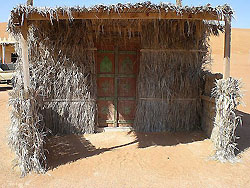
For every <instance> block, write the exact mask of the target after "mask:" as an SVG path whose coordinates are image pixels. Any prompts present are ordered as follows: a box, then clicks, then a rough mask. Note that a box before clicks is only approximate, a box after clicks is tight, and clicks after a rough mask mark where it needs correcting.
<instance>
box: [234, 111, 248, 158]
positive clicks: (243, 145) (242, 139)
mask: <svg viewBox="0 0 250 188" xmlns="http://www.w3.org/2000/svg"><path fill="white" fill-rule="evenodd" d="M237 114H238V115H240V116H242V126H238V127H237V129H236V136H237V137H239V139H237V140H236V143H237V144H238V145H237V148H238V149H239V150H236V151H235V154H239V153H241V152H243V151H244V150H246V149H248V148H250V114H248V113H245V112H241V111H237Z"/></svg>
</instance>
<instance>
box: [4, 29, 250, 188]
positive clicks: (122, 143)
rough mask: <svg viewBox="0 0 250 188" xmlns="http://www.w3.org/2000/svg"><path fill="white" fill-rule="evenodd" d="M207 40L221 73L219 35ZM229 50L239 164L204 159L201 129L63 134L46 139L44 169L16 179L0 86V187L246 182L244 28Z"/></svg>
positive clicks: (248, 126)
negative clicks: (240, 97)
mask: <svg viewBox="0 0 250 188" xmlns="http://www.w3.org/2000/svg"><path fill="white" fill-rule="evenodd" d="M211 44H212V50H213V51H212V52H213V58H214V60H215V61H214V64H213V66H212V67H211V69H212V70H213V71H214V72H221V71H222V65H223V57H222V55H223V35H221V36H220V37H219V38H212V40H211ZM232 50H233V52H232V67H231V70H232V75H233V76H234V77H237V78H242V80H243V82H244V90H245V99H244V101H245V103H246V106H245V107H243V106H241V107H240V110H241V113H242V114H244V117H243V126H242V127H239V128H238V130H237V136H240V137H241V139H240V140H238V144H239V145H238V148H239V149H240V151H239V152H241V154H240V155H239V156H240V162H239V163H236V164H229V163H224V164H223V163H219V162H216V161H212V160H210V159H209V156H211V155H212V153H213V147H212V143H211V141H210V140H209V139H206V136H205V135H204V133H202V132H192V133H176V134H168V133H151V134H141V133H140V134H138V133H126V132H120V133H118V132H117V133H99V134H94V135H84V136H75V135H69V136H64V137H54V138H52V139H51V140H49V142H48V143H47V146H46V148H47V149H48V151H49V155H48V162H49V168H50V170H49V171H48V172H47V173H46V174H40V175H39V174H35V173H32V174H29V175H28V176H26V177H24V178H20V172H19V170H18V168H14V169H12V168H11V167H12V160H13V159H14V154H13V153H12V152H11V151H10V149H9V147H8V145H7V131H8V128H9V124H10V118H9V109H8V107H7V101H8V91H9V90H10V89H11V88H8V87H6V85H0V111H1V112H0V120H1V121H0V154H1V155H0V187H3V188H6V187H60V188H63V187H91V188H92V187H119V188H120V187H136V188H137V187H138V188H140V187H141V188H145V187H250V149H249V148H250V115H249V113H250V105H249V104H248V103H249V101H250V85H249V83H250V76H249V73H248V72H249V70H250V30H241V29H234V30H233V39H232Z"/></svg>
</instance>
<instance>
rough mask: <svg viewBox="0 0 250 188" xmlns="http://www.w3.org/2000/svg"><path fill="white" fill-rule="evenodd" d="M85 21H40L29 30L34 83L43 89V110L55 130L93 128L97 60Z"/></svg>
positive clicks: (88, 130) (62, 131)
mask: <svg viewBox="0 0 250 188" xmlns="http://www.w3.org/2000/svg"><path fill="white" fill-rule="evenodd" d="M86 22H88V21H86ZM86 22H82V21H78V22H77V21H76V22H73V23H67V22H66V21H65V22H60V23H58V27H53V26H52V25H51V24H50V23H48V22H40V23H37V24H34V25H33V26H32V27H31V28H30V31H29V40H28V41H29V49H30V54H31V55H30V62H32V63H31V64H30V70H31V84H32V85H33V86H34V87H35V88H39V89H40V91H41V93H40V94H41V95H42V97H43V101H42V103H43V105H42V111H41V113H42V114H43V116H44V117H45V118H44V121H45V125H46V127H48V128H49V129H50V130H51V131H52V133H53V134H57V133H62V134H65V133H76V134H83V133H93V132H94V128H95V115H96V103H95V93H96V88H95V75H94V70H95V62H94V51H91V50H89V48H91V47H93V40H92V37H91V36H90V35H89V34H88V30H87V28H86V25H87V23H86Z"/></svg>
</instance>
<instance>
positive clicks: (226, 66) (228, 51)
mask: <svg viewBox="0 0 250 188" xmlns="http://www.w3.org/2000/svg"><path fill="white" fill-rule="evenodd" d="M224 42H225V43H224V74H223V78H224V79H227V78H229V77H230V56H231V18H225V41H224Z"/></svg>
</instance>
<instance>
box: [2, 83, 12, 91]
mask: <svg viewBox="0 0 250 188" xmlns="http://www.w3.org/2000/svg"><path fill="white" fill-rule="evenodd" d="M12 89H13V88H12V86H9V85H7V84H0V92H1V91H8V90H12Z"/></svg>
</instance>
